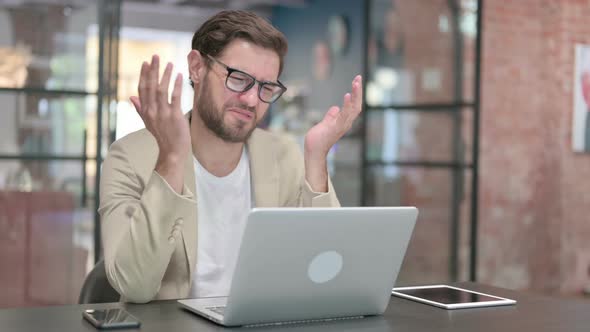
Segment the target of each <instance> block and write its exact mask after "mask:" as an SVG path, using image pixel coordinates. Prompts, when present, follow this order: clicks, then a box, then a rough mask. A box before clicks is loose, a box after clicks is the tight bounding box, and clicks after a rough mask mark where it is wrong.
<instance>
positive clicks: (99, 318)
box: [82, 308, 141, 329]
mask: <svg viewBox="0 0 590 332" xmlns="http://www.w3.org/2000/svg"><path fill="white" fill-rule="evenodd" d="M82 316H84V318H85V319H86V320H87V321H89V322H90V324H92V325H94V327H96V328H97V329H121V328H138V327H139V326H140V325H141V323H140V322H139V320H138V319H137V318H135V317H134V316H133V315H131V314H130V313H128V312H127V311H126V310H125V309H121V308H114V309H87V310H84V312H82Z"/></svg>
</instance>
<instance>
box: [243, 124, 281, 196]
mask: <svg viewBox="0 0 590 332" xmlns="http://www.w3.org/2000/svg"><path fill="white" fill-rule="evenodd" d="M263 135H264V133H263V132H262V129H255V130H254V132H253V133H252V136H250V139H248V142H247V143H246V146H247V148H248V156H249V159H250V181H251V182H250V183H251V186H252V187H253V189H254V191H253V193H254V205H255V207H278V206H279V165H278V161H277V157H276V151H275V150H274V148H273V146H272V144H269V141H268V137H261V136H263Z"/></svg>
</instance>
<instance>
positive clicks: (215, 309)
mask: <svg viewBox="0 0 590 332" xmlns="http://www.w3.org/2000/svg"><path fill="white" fill-rule="evenodd" d="M207 309H209V310H211V311H213V312H214V313H216V314H220V315H222V316H223V314H224V313H225V306H219V307H207Z"/></svg>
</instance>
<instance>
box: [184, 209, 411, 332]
mask: <svg viewBox="0 0 590 332" xmlns="http://www.w3.org/2000/svg"><path fill="white" fill-rule="evenodd" d="M417 216H418V210H417V209H416V208H415V207H357V208H255V209H252V211H251V212H250V214H249V215H248V221H247V224H246V227H245V230H244V235H243V238H242V243H241V247H240V252H239V254H238V259H237V263H236V268H235V272H234V275H233V278H232V282H231V286H230V291H229V294H228V296H227V297H213V298H197V299H186V300H178V303H179V304H180V305H181V306H182V307H183V308H185V309H187V310H190V311H192V312H194V313H196V314H198V315H200V316H202V317H205V318H207V319H209V320H212V321H214V322H216V323H218V324H220V325H224V326H240V325H266V324H269V325H274V324H284V323H293V322H296V323H299V322H312V321H325V320H335V319H352V318H360V317H364V316H370V315H380V314H382V313H383V312H384V311H385V309H387V305H388V303H389V299H390V296H391V289H392V288H393V286H394V284H395V280H396V278H397V275H398V272H399V269H400V266H401V264H402V261H403V259H404V255H405V252H406V248H407V246H408V242H409V241H410V238H411V236H412V231H413V229H414V225H415V223H416V218H417Z"/></svg>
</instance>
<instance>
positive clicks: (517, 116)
mask: <svg viewBox="0 0 590 332" xmlns="http://www.w3.org/2000/svg"><path fill="white" fill-rule="evenodd" d="M223 9H247V10H251V11H255V12H256V13H258V14H260V15H262V16H264V17H267V18H268V19H269V20H270V21H271V22H272V23H273V24H274V25H275V26H276V27H277V28H278V29H279V30H281V31H282V32H283V33H284V34H285V35H286V37H287V39H288V40H289V53H288V56H287V58H286V64H285V71H284V73H283V75H282V77H281V80H282V81H283V82H284V83H285V85H286V86H287V87H288V91H287V93H286V94H285V95H284V96H283V98H282V99H281V100H280V101H279V102H277V103H276V104H274V105H273V106H272V107H271V110H270V112H269V115H268V117H267V118H266V119H265V120H264V122H263V124H262V126H263V127H265V128H267V129H269V130H273V131H277V132H282V133H285V134H289V135H294V136H295V137H296V138H297V139H299V141H300V142H302V139H303V135H304V134H305V132H306V130H307V129H308V128H309V127H310V126H312V125H313V124H314V123H316V122H317V121H319V120H320V119H321V118H322V116H323V114H324V113H325V112H326V111H327V109H328V108H329V106H331V105H333V104H340V103H341V100H342V96H343V94H344V93H346V92H347V91H348V90H349V89H350V82H351V80H352V78H353V77H354V75H355V74H357V73H360V74H363V75H364V77H365V83H366V84H365V94H364V96H365V100H364V109H365V112H364V113H363V115H362V118H361V119H359V120H358V121H357V122H356V124H355V126H354V127H353V128H352V129H351V131H350V132H349V133H347V135H346V136H345V137H344V138H343V139H342V140H341V141H339V142H338V144H337V145H336V146H334V148H333V149H332V151H331V152H330V154H329V169H330V174H331V177H332V179H333V182H334V186H335V188H336V190H337V193H338V195H339V197H340V200H341V203H342V204H343V205H345V206H397V205H415V206H417V207H418V208H419V209H420V216H419V220H418V223H417V226H416V229H415V232H414V235H413V238H412V241H411V243H410V247H409V249H408V253H407V255H406V259H405V261H404V264H403V267H402V271H401V274H400V277H399V279H398V284H400V285H410V284H424V283H441V282H448V281H463V280H477V281H478V282H483V283H487V284H492V285H497V286H501V287H507V288H514V289H527V290H531V291H537V292H544V293H551V294H560V295H562V296H582V295H583V294H584V291H585V290H586V289H587V288H588V287H589V286H590V241H588V240H587V239H589V238H590V224H589V223H588V222H587V218H588V217H587V216H588V215H589V214H590V155H588V154H587V152H586V151H588V150H590V148H589V149H586V148H585V147H584V144H583V143H584V142H583V138H582V136H583V134H578V132H580V131H583V130H584V121H586V119H587V113H588V112H587V110H588V107H587V106H586V104H584V100H586V99H584V97H586V96H589V97H588V99H587V100H588V101H587V102H588V103H589V104H590V65H588V66H586V64H590V51H587V50H586V48H587V46H586V44H590V26H589V25H588V24H586V22H585V18H586V17H588V16H590V2H588V1H574V0H563V1H547V0H522V1H504V0H479V1H478V0H367V1H363V0H122V1H119V0H97V1H93V0H0V105H1V109H0V308H2V307H18V306H38V305H53V304H68V303H75V302H76V301H77V298H78V295H79V292H80V288H81V285H82V283H83V281H84V277H85V275H86V274H87V273H88V271H90V269H91V268H92V267H93V266H94V264H95V262H96V261H97V260H98V259H100V257H101V248H100V244H101V243H100V221H99V216H98V215H97V213H96V208H97V206H98V192H97V190H98V183H99V181H100V172H99V169H100V164H101V162H102V160H103V158H104V157H105V156H106V153H107V151H108V147H109V145H110V144H111V143H112V142H113V141H114V140H116V139H118V138H120V137H123V136H125V135H127V134H128V133H130V132H133V131H135V130H138V129H140V128H142V127H143V124H142V122H141V119H140V118H139V117H138V116H137V115H136V113H135V111H134V109H133V107H132V106H131V104H130V103H129V101H128V98H129V96H131V95H134V94H136V90H137V82H138V76H139V68H140V66H141V63H142V62H143V61H144V60H147V59H149V57H150V56H151V55H152V54H154V53H157V54H159V55H160V57H161V58H162V59H163V61H171V62H173V63H174V65H175V67H174V68H175V71H179V72H182V73H186V72H187V64H186V55H187V53H188V51H189V49H190V41H191V38H192V35H193V33H194V31H195V30H196V29H197V28H198V27H199V26H200V24H201V23H203V22H204V21H205V20H206V19H207V18H208V17H210V16H211V15H213V14H215V13H216V12H218V11H220V10H223ZM586 58H588V59H586ZM586 67H588V68H586ZM586 70H587V71H588V75H587V76H584V75H583V73H584V71H586ZM185 77H186V75H185ZM582 77H588V79H587V80H586V81H587V84H586V85H588V86H587V87H586V88H584V87H585V85H584V84H585V83H584V82H586V81H585V80H584V79H582ZM584 89H586V90H588V91H586V90H584ZM578 90H579V91H578ZM182 104H183V109H184V110H185V111H188V110H190V108H191V107H192V89H191V88H190V86H189V84H188V81H186V82H185V84H184V87H183V101H182ZM579 105H582V106H579ZM578 106H579V107H578ZM576 109H581V111H576ZM587 175H588V176H587Z"/></svg>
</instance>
